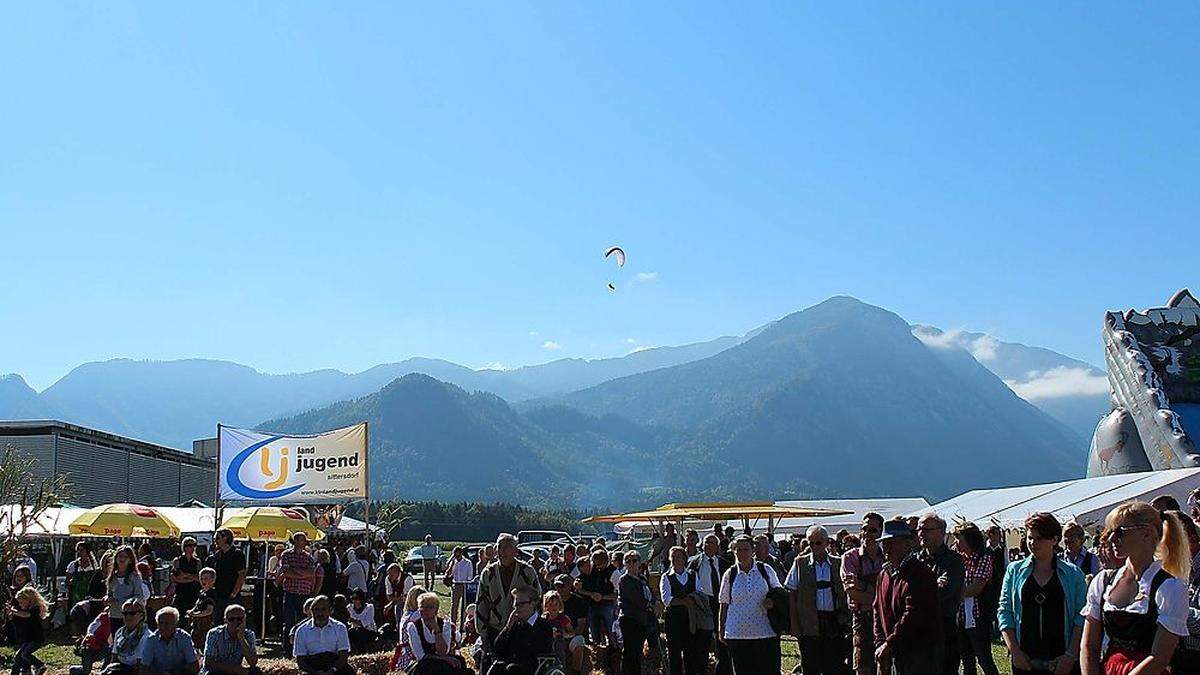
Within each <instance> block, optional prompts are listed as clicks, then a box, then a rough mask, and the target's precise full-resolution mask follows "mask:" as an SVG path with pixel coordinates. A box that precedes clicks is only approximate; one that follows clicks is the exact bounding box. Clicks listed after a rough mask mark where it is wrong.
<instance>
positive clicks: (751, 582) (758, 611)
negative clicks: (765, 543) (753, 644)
mask: <svg viewBox="0 0 1200 675" xmlns="http://www.w3.org/2000/svg"><path fill="white" fill-rule="evenodd" d="M758 565H759V563H757V562H755V563H752V564H751V565H750V571H748V572H744V571H742V570H741V569H740V568H739V567H738V565H737V564H736V563H735V564H734V565H733V567H730V568H729V569H727V570H725V574H724V575H723V576H722V577H721V593H720V595H719V596H718V598H717V600H718V601H719V602H720V603H721V604H722V605H728V606H729V607H728V609H726V610H725V638H726V639H729V640H761V639H763V638H773V637H775V636H776V633H775V631H774V630H773V629H772V628H771V620H770V619H768V618H767V609H766V608H765V607H763V600H765V599H766V597H767V591H768V590H770V589H772V588H779V587H780V586H779V577H778V575H776V574H775V569H774V568H773V567H771V566H770V565H763V566H762V567H763V571H765V572H766V573H767V578H766V579H765V580H764V579H763V575H762V574H760V573H759V571H758ZM734 572H736V573H737V576H736V577H734Z"/></svg>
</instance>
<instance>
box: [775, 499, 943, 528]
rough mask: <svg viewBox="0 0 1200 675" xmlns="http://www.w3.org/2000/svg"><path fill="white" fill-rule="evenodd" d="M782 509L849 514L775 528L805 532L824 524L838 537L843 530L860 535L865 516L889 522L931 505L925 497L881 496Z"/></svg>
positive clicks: (804, 503) (813, 501)
mask: <svg viewBox="0 0 1200 675" xmlns="http://www.w3.org/2000/svg"><path fill="white" fill-rule="evenodd" d="M777 503H778V504H779V505H780V506H792V507H798V508H819V509H835V510H839V511H845V514H844V515H840V516H824V517H820V518H784V519H783V520H781V521H779V522H778V523H777V524H776V525H775V532H777V533H787V532H803V531H805V530H807V529H808V528H809V527H811V526H813V525H820V526H822V527H824V528H825V529H827V530H829V533H830V534H834V533H835V532H837V531H838V530H840V529H842V528H846V529H848V530H850V531H851V532H857V531H858V528H859V526H861V525H862V519H863V516H865V515H866V514H868V513H871V512H875V513H878V514H879V515H881V516H883V519H884V520H889V519H891V518H894V517H895V516H904V515H908V514H910V513H914V512H924V511H926V510H928V509H929V502H927V501H925V499H924V498H922V497H877V498H874V499H804V500H794V501H793V500H789V501H786V502H777Z"/></svg>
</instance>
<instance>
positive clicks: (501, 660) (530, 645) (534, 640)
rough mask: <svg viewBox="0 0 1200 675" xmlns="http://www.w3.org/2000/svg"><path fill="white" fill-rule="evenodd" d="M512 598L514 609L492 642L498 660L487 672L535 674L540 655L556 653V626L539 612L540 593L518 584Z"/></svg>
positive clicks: (512, 674) (506, 674) (498, 674)
mask: <svg viewBox="0 0 1200 675" xmlns="http://www.w3.org/2000/svg"><path fill="white" fill-rule="evenodd" d="M512 597H513V610H512V612H511V613H509V615H508V620H507V621H506V622H505V624H504V628H502V629H501V630H500V633H499V634H498V635H497V636H496V640H495V642H494V643H493V645H492V646H493V649H494V653H495V655H496V661H495V662H494V663H492V666H491V668H489V669H488V671H487V672H488V675H534V673H536V672H537V668H538V657H539V656H546V655H550V654H553V653H554V628H553V627H552V626H551V625H550V622H549V621H546V619H545V617H542V616H539V615H538V613H537V611H536V609H537V600H538V598H537V594H536V593H535V592H534V591H533V589H531V588H529V587H526V586H518V587H516V588H514V589H513V590H512Z"/></svg>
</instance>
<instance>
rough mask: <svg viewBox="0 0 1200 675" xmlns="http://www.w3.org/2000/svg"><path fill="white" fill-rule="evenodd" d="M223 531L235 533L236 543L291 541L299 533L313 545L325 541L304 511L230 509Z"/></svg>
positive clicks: (252, 508) (257, 508)
mask: <svg viewBox="0 0 1200 675" xmlns="http://www.w3.org/2000/svg"><path fill="white" fill-rule="evenodd" d="M229 511H230V512H229V513H228V514H227V515H226V516H225V520H224V521H222V522H221V527H227V528H229V529H230V530H232V531H233V538H234V539H248V540H250V541H287V540H288V539H291V538H292V535H293V534H295V533H297V532H303V533H304V535H305V536H307V537H308V540H309V541H321V540H322V539H324V538H325V533H324V532H322V531H321V530H319V529H317V527H316V526H315V525H313V524H312V523H310V522H308V518H307V517H305V515H304V513H303V512H302V511H298V510H296V509H281V508H279V507H276V506H255V507H251V508H244V509H229Z"/></svg>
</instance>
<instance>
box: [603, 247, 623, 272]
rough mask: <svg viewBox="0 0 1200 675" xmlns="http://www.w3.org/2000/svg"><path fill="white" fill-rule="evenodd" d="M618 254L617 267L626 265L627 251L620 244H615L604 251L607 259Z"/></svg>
mask: <svg viewBox="0 0 1200 675" xmlns="http://www.w3.org/2000/svg"><path fill="white" fill-rule="evenodd" d="M614 255H615V256H616V260H617V267H624V266H625V251H624V249H622V248H621V247H620V246H613V247H611V248H609V249H608V250H607V251H605V252H604V258H605V259H606V260H607V259H608V257H609V256H614Z"/></svg>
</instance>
